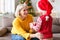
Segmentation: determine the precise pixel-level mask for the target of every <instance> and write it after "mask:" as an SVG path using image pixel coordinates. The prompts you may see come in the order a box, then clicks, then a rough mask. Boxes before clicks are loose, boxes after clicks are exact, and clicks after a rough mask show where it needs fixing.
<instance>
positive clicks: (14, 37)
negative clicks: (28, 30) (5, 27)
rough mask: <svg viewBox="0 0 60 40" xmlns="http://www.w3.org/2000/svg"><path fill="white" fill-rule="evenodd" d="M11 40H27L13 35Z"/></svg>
mask: <svg viewBox="0 0 60 40" xmlns="http://www.w3.org/2000/svg"><path fill="white" fill-rule="evenodd" d="M11 40H25V38H23V37H22V36H19V35H15V34H12V35H11Z"/></svg>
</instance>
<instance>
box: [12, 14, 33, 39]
mask: <svg viewBox="0 0 60 40" xmlns="http://www.w3.org/2000/svg"><path fill="white" fill-rule="evenodd" d="M32 21H33V18H32V15H30V14H28V15H27V17H26V18H25V19H24V20H22V19H21V18H20V17H16V18H15V19H14V21H13V22H12V25H13V27H12V30H11V33H12V34H18V35H21V36H22V37H24V38H25V39H27V38H28V37H29V35H30V27H29V23H30V22H32Z"/></svg>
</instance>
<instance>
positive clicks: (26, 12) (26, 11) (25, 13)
mask: <svg viewBox="0 0 60 40" xmlns="http://www.w3.org/2000/svg"><path fill="white" fill-rule="evenodd" d="M19 13H20V15H21V16H22V17H24V18H25V17H26V16H27V14H28V9H27V8H26V7H25V8H22V9H21V10H20V12H19Z"/></svg>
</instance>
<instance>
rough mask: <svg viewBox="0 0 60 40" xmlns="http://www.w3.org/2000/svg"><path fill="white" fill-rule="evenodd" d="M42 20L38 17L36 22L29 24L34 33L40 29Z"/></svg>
mask: <svg viewBox="0 0 60 40" xmlns="http://www.w3.org/2000/svg"><path fill="white" fill-rule="evenodd" d="M41 23H42V20H41V18H40V17H39V18H38V19H37V22H33V23H30V28H32V29H34V30H35V31H38V30H39V29H40V27H41Z"/></svg>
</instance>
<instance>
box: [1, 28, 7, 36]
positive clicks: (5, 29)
mask: <svg viewBox="0 0 60 40" xmlns="http://www.w3.org/2000/svg"><path fill="white" fill-rule="evenodd" d="M6 32H7V28H5V27H0V36H3V35H4V34H5V33H6Z"/></svg>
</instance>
